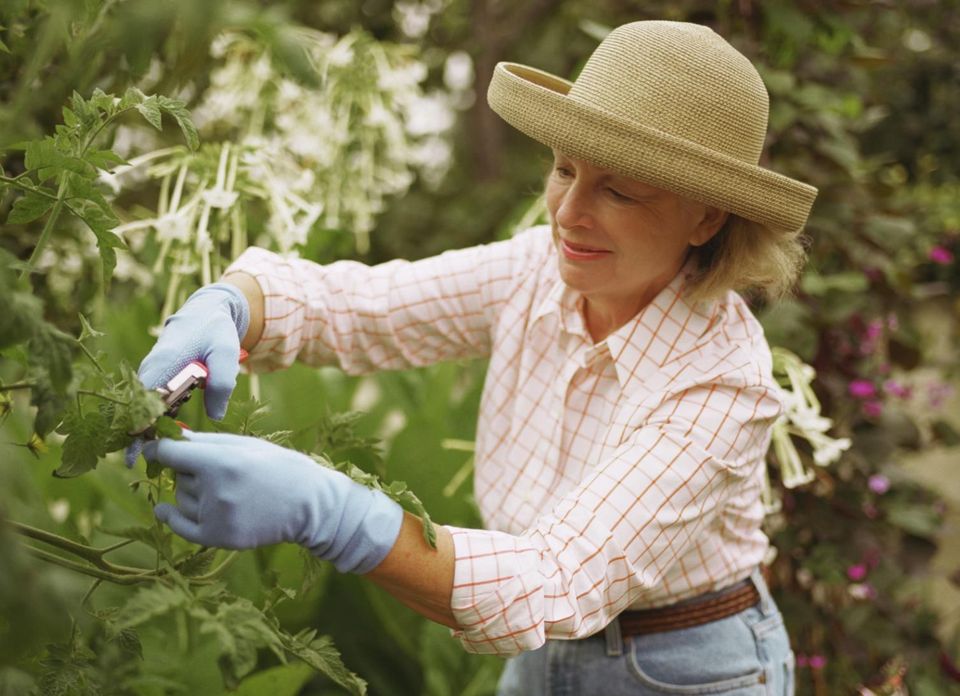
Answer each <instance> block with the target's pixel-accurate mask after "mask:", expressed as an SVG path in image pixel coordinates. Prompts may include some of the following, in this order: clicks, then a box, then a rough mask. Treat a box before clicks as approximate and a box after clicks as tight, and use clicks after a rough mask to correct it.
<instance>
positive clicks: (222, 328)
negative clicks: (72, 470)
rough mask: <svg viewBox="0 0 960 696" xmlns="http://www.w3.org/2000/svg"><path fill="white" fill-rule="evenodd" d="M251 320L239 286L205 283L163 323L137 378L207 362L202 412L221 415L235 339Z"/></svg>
mask: <svg viewBox="0 0 960 696" xmlns="http://www.w3.org/2000/svg"><path fill="white" fill-rule="evenodd" d="M249 325H250V305H249V304H248V303H247V298H246V297H245V296H244V294H243V292H241V291H240V289H239V288H237V287H234V286H233V285H229V284H227V283H214V284H213V285H206V286H204V287H202V288H200V289H199V290H197V291H196V292H195V293H193V294H192V295H190V297H189V298H187V301H186V302H185V303H184V305H183V307H181V308H180V309H179V310H178V311H177V312H176V314H173V315H172V316H170V317H169V318H168V319H167V321H166V322H164V324H163V331H162V332H161V333H160V338H159V339H158V340H157V343H156V345H154V347H153V349H152V350H151V351H150V352H149V353H148V354H147V357H145V358H144V359H143V362H141V363H140V369H139V371H138V372H137V374H138V376H139V377H140V381H141V382H143V384H144V386H146V387H148V388H149V389H156V388H157V387H160V386H163V385H164V384H166V383H167V382H168V381H169V380H170V379H171V378H172V377H173V376H174V375H176V374H177V373H178V372H179V371H180V370H182V369H183V368H184V367H186V366H187V365H189V364H190V362H191V361H193V360H199V361H200V362H202V363H203V364H204V365H206V366H207V370H209V373H210V374H209V376H208V377H207V383H206V387H205V388H204V393H203V401H204V406H205V407H206V411H207V415H208V416H210V417H211V418H213V419H214V420H220V419H221V418H223V416H224V414H225V413H226V412H227V402H228V401H229V400H230V394H231V393H233V388H234V387H235V386H236V384H237V372H238V371H239V369H240V367H239V360H240V340H241V339H242V338H243V336H244V335H245V334H246V333H247V327H248V326H249ZM142 448H143V440H140V439H137V440H135V441H134V442H133V444H131V445H130V446H129V447H128V448H127V451H126V454H125V457H124V459H125V460H126V463H127V466H128V467H132V466H133V464H134V462H136V461H137V455H139V454H140V450H141V449H142Z"/></svg>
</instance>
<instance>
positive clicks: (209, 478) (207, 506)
mask: <svg viewBox="0 0 960 696" xmlns="http://www.w3.org/2000/svg"><path fill="white" fill-rule="evenodd" d="M184 436H185V437H186V438H187V439H186V440H170V439H162V440H154V441H151V442H148V443H147V444H146V446H145V447H144V450H143V454H144V456H145V457H146V458H147V459H148V460H150V461H157V462H159V463H161V464H163V465H166V466H168V467H170V468H171V469H173V470H174V471H176V472H177V492H176V499H177V505H176V506H173V505H170V504H168V503H161V504H159V505H157V506H156V507H155V508H154V512H155V514H156V516H157V519H159V520H160V521H161V522H165V523H166V524H167V525H169V526H170V529H172V530H173V531H174V532H176V533H177V534H179V535H180V536H182V537H183V538H184V539H187V540H188V541H192V542H194V543H196V544H202V545H204V546H216V547H220V548H227V549H249V548H254V547H256V546H263V545H267V544H276V543H280V542H284V541H289V542H293V543H295V544H300V545H301V546H305V547H307V548H308V549H309V550H310V552H311V553H312V554H313V555H315V556H318V557H320V558H322V559H324V560H327V561H332V562H333V564H334V565H335V566H336V567H337V570H339V571H340V572H341V573H347V572H352V573H367V572H369V571H371V570H373V569H374V568H376V567H377V566H378V565H379V564H380V562H381V561H382V560H383V559H384V558H385V557H386V556H387V554H388V553H389V552H390V549H392V548H393V545H394V544H395V543H396V541H397V535H398V534H399V533H400V525H401V523H402V522H403V509H402V508H401V507H400V506H399V505H398V504H397V503H395V502H394V501H392V500H390V499H389V498H388V497H387V496H385V495H384V494H383V493H381V492H379V491H375V490H372V489H370V488H367V487H366V486H363V485H361V484H359V483H356V482H354V481H352V480H350V478H348V477H347V476H346V475H344V474H342V473H340V472H339V471H334V470H333V469H329V468H327V467H325V466H322V465H320V464H317V463H316V462H314V461H313V460H312V459H310V457H308V456H307V455H305V454H301V453H300V452H295V451H293V450H289V449H286V448H283V447H280V446H279V445H275V444H273V443H270V442H267V441H266V440H260V439H257V438H253V437H245V436H241V435H229V434H226V433H199V432H192V431H184Z"/></svg>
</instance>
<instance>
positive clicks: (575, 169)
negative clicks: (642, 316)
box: [546, 151, 726, 330]
mask: <svg viewBox="0 0 960 696" xmlns="http://www.w3.org/2000/svg"><path fill="white" fill-rule="evenodd" d="M546 199H547V209H548V211H549V213H550V223H551V225H552V227H553V239H554V243H555V245H556V248H557V253H558V256H559V263H560V276H561V278H562V279H563V282H564V283H566V284H567V285H568V286H570V287H571V288H573V289H575V290H578V291H579V292H580V293H581V294H583V296H584V297H585V298H586V301H587V306H588V309H590V308H591V307H592V309H593V310H594V311H595V313H596V312H599V313H600V314H601V315H608V316H609V317H610V320H611V321H617V322H619V324H618V325H617V326H613V327H612V328H610V327H608V328H610V330H614V329H616V328H618V326H620V325H622V324H623V323H626V321H627V320H629V319H630V318H632V317H633V316H634V315H636V313H637V312H639V311H640V309H642V308H643V307H644V306H646V304H647V303H649V302H650V301H651V300H652V299H653V298H654V297H655V296H656V294H657V293H658V292H660V290H662V289H663V288H664V287H665V286H666V285H667V284H668V283H669V282H670V281H671V280H672V279H673V277H674V276H675V275H676V274H677V272H678V271H679V270H680V267H681V266H682V265H683V262H684V260H685V258H686V254H687V250H688V249H689V248H690V246H691V245H693V246H699V245H701V244H703V243H705V242H706V241H708V240H709V239H710V238H711V237H712V236H713V235H714V234H715V233H716V232H717V230H719V229H720V226H721V225H722V224H723V222H724V220H725V219H726V213H723V212H721V211H719V210H717V209H715V208H710V207H708V206H706V205H702V204H700V203H696V202H693V201H690V200H687V199H685V198H682V197H680V196H678V195H676V194H674V193H670V192H668V191H664V190H662V189H657V188H654V187H652V186H649V185H647V184H644V183H641V182H639V181H636V180H634V179H630V178H627V177H624V176H621V175H619V174H614V173H613V172H610V171H608V170H605V169H600V168H598V167H595V166H593V165H591V164H588V163H587V162H584V161H582V160H576V159H573V158H571V157H567V156H565V155H563V154H561V153H559V152H556V151H554V165H553V170H552V171H551V173H550V176H549V178H548V180H547V187H546ZM588 319H589V316H588ZM608 323H609V322H608Z"/></svg>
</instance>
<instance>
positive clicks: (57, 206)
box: [20, 174, 67, 280]
mask: <svg viewBox="0 0 960 696" xmlns="http://www.w3.org/2000/svg"><path fill="white" fill-rule="evenodd" d="M66 191H67V177H66V175H65V174H61V175H60V188H59V189H58V190H57V202H56V203H54V204H53V208H52V209H51V210H50V216H49V217H48V218H47V222H46V224H45V225H44V226H43V231H41V232H40V239H39V240H37V245H36V246H35V247H34V248H33V253H31V254H30V258H29V259H27V266H26V268H24V269H23V270H22V271H20V279H21V280H23V279H24V278H25V277H26V275H27V273H29V272H30V271H31V270H33V268H34V266H35V265H36V262H37V261H38V260H39V259H40V254H41V253H42V252H43V248H44V247H45V246H46V245H47V242H48V241H50V233H51V232H53V226H54V225H55V224H56V222H57V218H59V217H60V211H61V210H62V209H63V194H64V193H66Z"/></svg>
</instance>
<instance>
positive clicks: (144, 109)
mask: <svg viewBox="0 0 960 696" xmlns="http://www.w3.org/2000/svg"><path fill="white" fill-rule="evenodd" d="M134 108H135V109H136V110H137V111H139V112H140V115H141V116H143V117H144V118H145V119H147V123H149V124H150V125H151V126H153V127H154V128H156V129H157V130H163V116H162V114H161V112H160V106H159V105H158V104H157V99H156V97H150V98H149V99H146V100H145V101H142V102H140V103H139V104H137V105H135V106H134Z"/></svg>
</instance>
